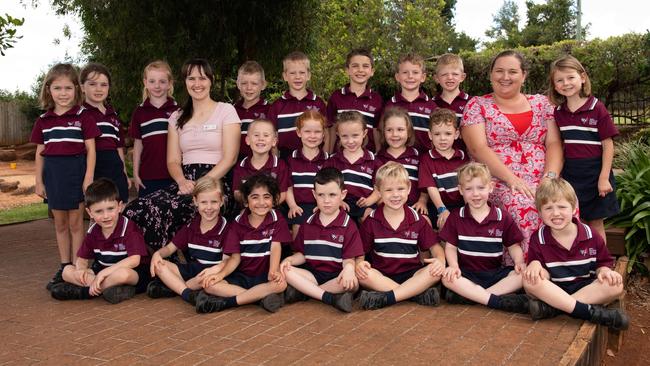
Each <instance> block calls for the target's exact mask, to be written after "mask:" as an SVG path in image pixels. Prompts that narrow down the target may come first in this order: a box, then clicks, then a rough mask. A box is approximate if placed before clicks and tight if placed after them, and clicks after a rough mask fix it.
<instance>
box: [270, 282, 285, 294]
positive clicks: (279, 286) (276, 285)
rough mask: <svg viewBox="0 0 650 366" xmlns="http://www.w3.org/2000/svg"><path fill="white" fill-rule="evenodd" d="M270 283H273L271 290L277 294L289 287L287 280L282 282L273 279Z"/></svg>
mask: <svg viewBox="0 0 650 366" xmlns="http://www.w3.org/2000/svg"><path fill="white" fill-rule="evenodd" d="M269 283H270V284H271V290H272V291H273V293H276V294H277V293H280V292H283V291H284V290H286V289H287V283H286V282H285V281H282V282H275V281H271V282H269Z"/></svg>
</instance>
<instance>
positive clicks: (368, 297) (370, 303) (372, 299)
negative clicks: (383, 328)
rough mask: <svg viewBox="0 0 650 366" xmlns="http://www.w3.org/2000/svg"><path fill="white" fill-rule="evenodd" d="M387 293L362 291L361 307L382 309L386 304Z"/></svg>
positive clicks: (360, 297)
mask: <svg viewBox="0 0 650 366" xmlns="http://www.w3.org/2000/svg"><path fill="white" fill-rule="evenodd" d="M386 302H387V299H386V295H384V293H382V292H378V291H366V290H363V291H361V296H359V303H360V304H361V307H362V308H363V309H365V310H376V309H381V308H383V307H384V306H386Z"/></svg>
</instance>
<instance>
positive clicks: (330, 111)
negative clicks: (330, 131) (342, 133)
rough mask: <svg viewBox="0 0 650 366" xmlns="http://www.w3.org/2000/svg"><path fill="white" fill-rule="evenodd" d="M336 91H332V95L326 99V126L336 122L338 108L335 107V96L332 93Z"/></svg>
mask: <svg viewBox="0 0 650 366" xmlns="http://www.w3.org/2000/svg"><path fill="white" fill-rule="evenodd" d="M337 92H338V91H335V92H334V93H332V96H331V97H330V99H329V100H328V101H327V108H326V111H327V114H326V117H327V126H328V127H329V126H332V125H333V124H334V123H335V122H336V115H337V110H338V108H336V97H335V96H334V95H335V94H336V93H337Z"/></svg>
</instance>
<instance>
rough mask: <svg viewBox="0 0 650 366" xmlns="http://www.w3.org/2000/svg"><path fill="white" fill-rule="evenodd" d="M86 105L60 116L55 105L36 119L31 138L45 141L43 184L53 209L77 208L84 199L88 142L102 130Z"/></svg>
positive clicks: (31, 139)
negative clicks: (89, 113)
mask: <svg viewBox="0 0 650 366" xmlns="http://www.w3.org/2000/svg"><path fill="white" fill-rule="evenodd" d="M83 111H84V108H83V107H81V106H74V107H72V108H70V109H69V110H68V111H66V112H65V113H63V114H61V115H60V116H59V115H57V114H56V113H54V110H53V109H50V110H48V111H47V112H45V113H43V114H42V115H40V117H38V118H37V119H36V122H35V123H34V128H33V129H32V135H31V138H30V142H33V143H35V144H39V145H44V150H43V151H42V152H41V156H43V184H44V185H45V192H46V194H47V205H48V208H49V209H51V210H75V209H77V208H78V207H79V203H80V202H83V200H84V196H83V180H84V177H85V175H86V145H85V143H84V140H89V139H94V138H95V137H97V136H99V135H100V134H101V132H100V131H99V128H98V127H97V125H96V124H95V122H94V121H93V120H92V119H91V118H89V116H88V115H87V114H84V113H82V112H83Z"/></svg>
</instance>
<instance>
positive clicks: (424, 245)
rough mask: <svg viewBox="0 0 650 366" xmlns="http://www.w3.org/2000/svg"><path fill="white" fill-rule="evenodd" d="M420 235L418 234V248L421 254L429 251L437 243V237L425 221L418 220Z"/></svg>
mask: <svg viewBox="0 0 650 366" xmlns="http://www.w3.org/2000/svg"><path fill="white" fill-rule="evenodd" d="M420 225H421V227H420V230H419V231H420V233H419V234H418V247H419V248H420V251H421V252H424V251H427V250H429V249H431V247H432V246H434V245H435V244H436V243H438V235H436V233H435V232H434V231H433V228H432V227H431V225H429V224H428V223H427V222H426V220H424V219H420Z"/></svg>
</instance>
